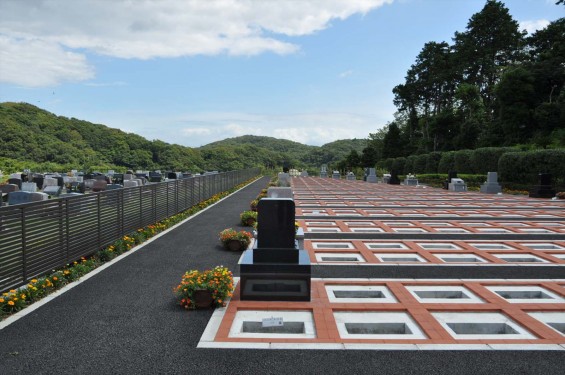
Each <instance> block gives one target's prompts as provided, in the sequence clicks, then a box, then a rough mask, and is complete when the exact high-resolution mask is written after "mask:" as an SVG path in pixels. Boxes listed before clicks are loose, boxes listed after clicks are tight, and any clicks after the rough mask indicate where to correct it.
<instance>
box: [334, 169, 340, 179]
mask: <svg viewBox="0 0 565 375" xmlns="http://www.w3.org/2000/svg"><path fill="white" fill-rule="evenodd" d="M332 178H333V179H334V180H339V179H341V174H339V171H333V173H332Z"/></svg>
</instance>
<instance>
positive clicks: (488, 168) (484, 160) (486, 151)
mask: <svg viewBox="0 0 565 375" xmlns="http://www.w3.org/2000/svg"><path fill="white" fill-rule="evenodd" d="M512 151H516V149H515V148H512V147H483V148H478V149H476V150H473V153H472V154H471V163H472V164H473V170H474V171H475V173H487V172H497V171H498V161H499V159H500V157H501V156H502V155H503V154H505V153H507V152H512Z"/></svg>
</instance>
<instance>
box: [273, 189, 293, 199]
mask: <svg viewBox="0 0 565 375" xmlns="http://www.w3.org/2000/svg"><path fill="white" fill-rule="evenodd" d="M267 198H290V199H294V193H293V191H292V188H289V187H275V186H271V187H270V188H268V189H267Z"/></svg>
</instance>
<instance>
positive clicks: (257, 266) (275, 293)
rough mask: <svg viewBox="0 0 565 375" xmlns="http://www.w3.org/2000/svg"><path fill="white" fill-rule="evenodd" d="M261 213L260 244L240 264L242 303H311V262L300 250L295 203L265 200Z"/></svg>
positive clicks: (244, 254)
mask: <svg viewBox="0 0 565 375" xmlns="http://www.w3.org/2000/svg"><path fill="white" fill-rule="evenodd" d="M258 213H259V216H258V218H257V241H255V244H254V246H253V249H249V250H246V251H245V252H244V253H243V256H242V258H241V261H240V275H241V299H242V300H259V301H310V280H311V266H310V258H309V256H308V253H307V252H306V251H305V250H302V249H299V248H298V246H297V241H296V227H295V205H294V201H293V200H292V199H285V198H263V199H261V200H260V201H259V205H258Z"/></svg>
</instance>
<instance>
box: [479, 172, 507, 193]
mask: <svg viewBox="0 0 565 375" xmlns="http://www.w3.org/2000/svg"><path fill="white" fill-rule="evenodd" d="M501 192H502V187H501V186H500V184H499V183H498V173H496V172H488V174H487V180H486V181H485V183H484V184H482V185H481V193H484V194H498V193H501Z"/></svg>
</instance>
